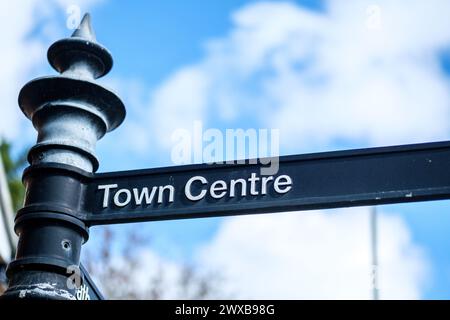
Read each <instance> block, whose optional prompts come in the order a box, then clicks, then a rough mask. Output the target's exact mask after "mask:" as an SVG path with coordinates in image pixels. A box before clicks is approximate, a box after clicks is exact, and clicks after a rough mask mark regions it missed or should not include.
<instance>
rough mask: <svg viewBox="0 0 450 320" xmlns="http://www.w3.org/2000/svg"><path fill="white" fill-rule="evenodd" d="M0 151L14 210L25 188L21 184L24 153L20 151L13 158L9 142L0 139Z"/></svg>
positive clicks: (16, 208)
mask: <svg viewBox="0 0 450 320" xmlns="http://www.w3.org/2000/svg"><path fill="white" fill-rule="evenodd" d="M0 153H1V157H2V161H3V166H4V168H5V173H6V178H7V180H8V187H9V191H10V193H11V201H12V205H13V209H14V211H17V210H18V209H19V208H20V207H21V206H22V202H23V198H24V195H25V188H24V186H23V184H22V180H21V176H22V170H23V168H24V167H25V165H26V163H27V160H26V153H25V152H22V153H21V154H20V155H19V156H17V157H15V158H13V156H12V152H11V143H9V142H8V141H6V140H4V139H2V140H1V143H0Z"/></svg>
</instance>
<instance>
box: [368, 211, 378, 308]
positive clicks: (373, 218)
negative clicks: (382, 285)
mask: <svg viewBox="0 0 450 320" xmlns="http://www.w3.org/2000/svg"><path fill="white" fill-rule="evenodd" d="M370 236H371V237H370V243H371V253H372V299H373V300H378V299H379V291H378V244H377V241H378V239H377V207H375V206H374V207H372V208H371V210H370Z"/></svg>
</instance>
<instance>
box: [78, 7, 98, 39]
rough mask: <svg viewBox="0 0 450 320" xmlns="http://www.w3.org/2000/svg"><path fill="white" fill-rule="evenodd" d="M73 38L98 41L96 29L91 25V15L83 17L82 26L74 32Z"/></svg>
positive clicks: (87, 14)
mask: <svg viewBox="0 0 450 320" xmlns="http://www.w3.org/2000/svg"><path fill="white" fill-rule="evenodd" d="M72 37H78V38H84V39H86V40H90V41H93V42H95V41H96V38H95V33H94V29H92V24H91V15H90V14H89V13H86V14H85V15H84V16H83V19H81V22H80V25H79V26H78V28H77V29H75V31H74V32H73V34H72Z"/></svg>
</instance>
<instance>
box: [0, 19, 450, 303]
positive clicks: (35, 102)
mask: <svg viewBox="0 0 450 320" xmlns="http://www.w3.org/2000/svg"><path fill="white" fill-rule="evenodd" d="M47 57H48V60H49V62H50V64H51V65H52V67H53V68H54V69H55V70H56V71H58V72H59V73H60V75H57V76H49V77H41V78H37V79H34V80H32V81H30V82H29V83H27V84H26V85H25V86H24V87H23V88H22V90H21V92H20V94H19V105H20V107H21V109H22V111H23V112H24V114H25V115H26V116H27V117H28V118H29V119H30V120H31V121H32V122H33V125H34V127H35V128H36V130H37V131H38V139H37V143H36V145H34V146H33V147H32V148H31V150H30V152H29V154H28V160H29V162H30V167H28V168H27V169H26V170H25V171H24V174H23V182H24V184H25V187H26V193H25V194H26V196H25V200H24V207H23V208H21V209H20V210H19V211H18V213H17V215H16V219H15V225H14V229H15V231H16V233H17V234H18V235H19V241H18V247H17V251H16V257H15V259H14V261H11V262H10V263H9V264H8V268H7V270H6V274H7V276H8V279H9V284H8V290H7V291H6V293H5V294H4V295H3V296H2V298H4V299H15V298H21V299H23V298H29V299H72V298H78V299H94V298H102V297H101V294H100V292H99V291H98V290H97V288H96V287H95V285H94V284H93V282H92V280H91V279H90V277H89V275H88V274H87V272H86V271H85V270H84V269H83V270H82V273H83V275H84V283H83V284H82V286H81V288H79V289H78V290H75V288H72V286H70V287H69V286H68V285H67V284H68V282H67V280H68V277H69V276H68V274H67V271H68V270H69V269H70V268H71V267H73V266H78V265H80V263H79V261H80V254H81V245H82V244H83V243H85V242H86V241H88V238H89V227H90V226H92V225H101V224H114V223H128V222H138V221H154V220H168V219H183V218H197V217H216V216H229V215H239V214H256V213H269V212H284V211H296V210H310V209H324V208H337V207H350V206H361V205H378V204H387V203H401V202H412V201H425V200H437V199H449V198H450V170H449V166H450V142H448V141H446V142H435V143H425V144H415V145H404V146H395V147H384V148H372V149H360V150H349V151H335V152H327V153H316V154H307V155H297V156H284V157H280V158H279V159H271V161H265V160H263V161H244V163H238V164H215V165H207V164H200V165H189V166H179V167H169V168H157V169H148V170H136V171H124V172H113V173H100V174H95V173H93V172H95V171H96V169H97V168H98V165H99V161H98V159H97V157H96V155H95V146H96V143H97V141H98V140H99V139H100V138H101V137H103V136H104V135H105V134H106V133H108V132H109V131H111V130H114V129H115V128H116V127H118V126H119V125H120V124H121V123H122V121H123V120H124V118H125V106H124V105H123V103H122V102H121V100H120V98H119V97H118V96H117V95H116V94H114V93H113V92H112V91H110V90H108V89H107V88H105V87H103V86H101V85H100V84H99V83H97V82H96V81H95V79H97V78H99V77H102V76H104V75H106V74H107V73H108V72H109V71H110V69H111V67H112V62H113V60H112V56H111V54H110V53H109V51H108V50H107V49H106V48H105V47H103V46H102V45H101V44H99V43H98V42H97V41H96V39H95V35H94V32H93V30H92V26H91V23H90V17H89V15H85V16H84V17H83V19H82V21H81V22H80V25H79V27H78V28H77V29H76V30H75V32H74V33H73V34H72V36H71V37H70V38H65V39H61V40H59V41H56V42H55V43H54V44H53V45H51V46H50V48H49V50H48V52H47ZM274 161H275V163H276V164H277V166H276V167H278V170H275V171H274V172H272V170H270V171H271V172H272V173H270V174H269V175H267V172H268V170H267V169H268V168H267V167H265V166H264V164H266V163H270V168H271V169H273V167H272V164H273V163H274ZM69 283H70V282H69ZM43 288H44V289H45V290H43Z"/></svg>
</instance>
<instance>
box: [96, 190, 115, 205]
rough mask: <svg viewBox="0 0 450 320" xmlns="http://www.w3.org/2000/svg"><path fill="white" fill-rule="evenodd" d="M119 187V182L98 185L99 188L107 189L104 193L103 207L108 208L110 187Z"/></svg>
mask: <svg viewBox="0 0 450 320" xmlns="http://www.w3.org/2000/svg"><path fill="white" fill-rule="evenodd" d="M115 188H117V184H104V185H100V186H98V190H105V193H104V194H103V208H108V202H109V189H115Z"/></svg>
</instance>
